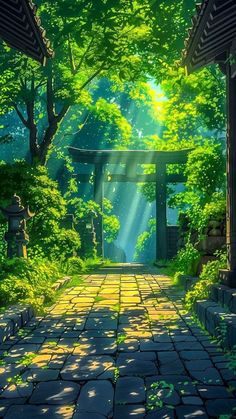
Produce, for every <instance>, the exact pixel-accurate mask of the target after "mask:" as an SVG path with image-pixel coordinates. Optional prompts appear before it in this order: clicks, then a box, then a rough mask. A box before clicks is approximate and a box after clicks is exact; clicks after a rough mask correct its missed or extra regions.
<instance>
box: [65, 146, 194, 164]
mask: <svg viewBox="0 0 236 419" xmlns="http://www.w3.org/2000/svg"><path fill="white" fill-rule="evenodd" d="M68 150H69V153H70V154H71V156H72V159H73V161H74V162H78V163H88V164H128V163H132V164H157V163H160V162H162V163H169V164H171V163H186V162H187V159H188V154H189V152H190V151H191V150H190V149H186V150H178V151H157V150H84V149H83V150H82V149H79V148H74V147H69V148H68Z"/></svg>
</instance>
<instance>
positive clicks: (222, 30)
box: [183, 0, 236, 73]
mask: <svg viewBox="0 0 236 419" xmlns="http://www.w3.org/2000/svg"><path fill="white" fill-rule="evenodd" d="M192 22H193V27H192V29H190V31H189V38H188V39H187V41H186V43H185V47H186V48H185V51H184V53H183V64H184V65H185V67H186V70H187V73H192V72H193V71H195V70H197V69H199V68H202V67H204V66H207V65H210V64H212V63H214V62H217V61H219V60H221V59H222V58H220V57H223V56H224V54H225V53H228V52H229V51H230V49H231V46H232V44H233V42H234V40H235V38H236V0H203V2H202V4H201V5H198V6H197V15H196V16H194V18H193V20H192Z"/></svg>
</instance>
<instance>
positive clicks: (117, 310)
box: [0, 265, 236, 419]
mask: <svg viewBox="0 0 236 419" xmlns="http://www.w3.org/2000/svg"><path fill="white" fill-rule="evenodd" d="M84 280H85V281H84V284H82V285H79V286H77V287H75V288H72V289H68V290H67V291H66V292H65V294H63V295H62V296H61V298H60V300H59V301H58V302H57V304H55V306H53V307H52V308H51V309H50V310H49V312H48V315H46V316H45V317H44V318H37V319H35V320H34V321H31V322H30V323H29V324H28V325H27V327H26V328H24V329H22V330H21V331H20V332H19V334H18V336H16V337H14V338H12V339H10V340H9V341H7V342H6V343H5V344H4V345H2V346H1V347H0V350H1V361H0V386H1V388H2V390H1V393H0V417H4V419H37V418H63V419H64V418H67V419H70V418H73V419H104V418H114V419H126V418H135V419H141V418H146V419H152V418H153V419H158V418H163V419H168V418H179V419H183V418H188V419H189V418H195V417H200V418H220V417H221V415H227V414H228V415H229V414H232V415H231V416H228V418H229V417H236V415H235V416H234V415H233V411H234V409H236V399H235V397H234V387H235V388H236V376H234V374H233V372H232V371H231V370H229V369H228V361H227V359H226V357H225V356H224V355H223V354H222V352H219V349H218V347H217V345H216V344H214V343H212V342H211V341H210V339H209V337H208V336H207V335H206V334H205V333H204V332H203V331H202V330H201V329H200V328H199V327H198V325H196V324H194V323H193V322H192V320H191V318H190V317H189V316H188V315H186V314H184V311H183V307H182V304H181V297H182V295H181V293H179V292H178V291H176V289H175V288H173V287H172V286H171V282H170V280H169V279H168V278H166V277H164V276H158V275H157V273H156V271H155V269H154V268H152V269H150V268H145V267H143V266H129V265H123V266H117V267H113V268H104V269H103V270H100V271H98V273H96V274H93V275H89V276H85V277H84Z"/></svg>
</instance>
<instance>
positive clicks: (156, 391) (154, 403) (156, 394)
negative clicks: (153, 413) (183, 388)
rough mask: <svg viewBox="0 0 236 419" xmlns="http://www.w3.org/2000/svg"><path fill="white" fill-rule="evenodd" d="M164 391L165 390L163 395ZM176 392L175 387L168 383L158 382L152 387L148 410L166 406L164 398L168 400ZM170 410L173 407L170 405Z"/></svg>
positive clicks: (148, 398) (148, 399)
mask: <svg viewBox="0 0 236 419" xmlns="http://www.w3.org/2000/svg"><path fill="white" fill-rule="evenodd" d="M162 390H165V394H164V395H163V392H162ZM173 391H174V385H173V384H171V383H167V382H166V381H164V380H162V381H156V382H154V383H152V384H151V386H150V394H149V395H148V397H147V406H146V407H147V410H154V409H158V408H161V407H163V406H164V401H163V398H164V399H165V400H166V399H168V398H169V397H171V395H172V393H173ZM168 407H169V408H173V406H170V405H168Z"/></svg>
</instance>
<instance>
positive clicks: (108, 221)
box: [69, 198, 120, 243]
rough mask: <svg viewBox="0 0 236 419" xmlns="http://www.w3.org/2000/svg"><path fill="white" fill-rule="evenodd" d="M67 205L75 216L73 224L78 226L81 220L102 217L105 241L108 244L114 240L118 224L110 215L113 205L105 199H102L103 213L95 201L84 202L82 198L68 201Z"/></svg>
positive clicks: (112, 215)
mask: <svg viewBox="0 0 236 419" xmlns="http://www.w3.org/2000/svg"><path fill="white" fill-rule="evenodd" d="M69 205H70V206H71V207H72V208H73V211H74V214H75V222H76V223H77V224H78V226H79V224H80V220H81V219H85V220H88V221H91V219H94V218H97V217H98V216H102V217H103V229H104V238H105V240H106V241H107V242H108V243H112V242H113V241H115V240H116V238H117V236H118V233H119V229H120V222H119V219H118V218H117V217H116V216H115V215H114V214H111V212H112V209H113V205H112V203H111V201H109V200H108V199H107V198H104V201H103V211H102V209H101V208H100V206H99V204H97V203H96V202H95V201H93V200H89V201H84V200H83V199H82V198H72V199H70V200H69Z"/></svg>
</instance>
